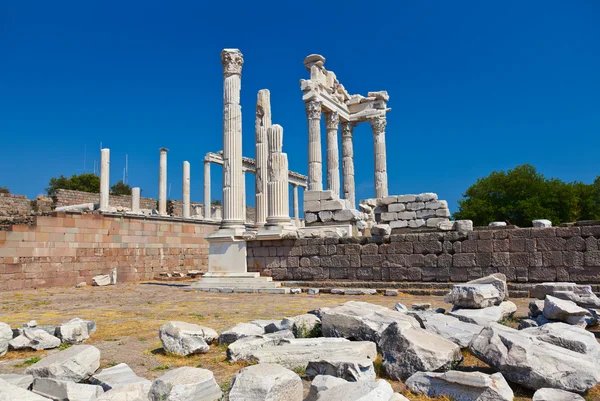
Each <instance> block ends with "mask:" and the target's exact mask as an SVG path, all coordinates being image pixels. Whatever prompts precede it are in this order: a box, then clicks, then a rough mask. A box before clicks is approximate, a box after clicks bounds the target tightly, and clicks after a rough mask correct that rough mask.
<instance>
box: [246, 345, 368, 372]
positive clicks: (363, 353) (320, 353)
mask: <svg viewBox="0 0 600 401" xmlns="http://www.w3.org/2000/svg"><path fill="white" fill-rule="evenodd" d="M348 355H352V356H354V357H357V358H369V359H372V360H374V359H375V358H376V357H377V346H376V345H375V343H373V342H370V341H348V340H346V339H344V338H324V337H321V338H298V339H289V340H288V339H284V340H282V341H281V343H280V345H278V346H267V347H263V348H261V349H258V350H256V351H254V352H252V353H250V355H249V356H248V359H247V360H249V361H253V362H258V363H279V364H281V365H283V366H285V367H286V368H289V369H294V368H298V367H301V368H306V366H307V365H308V363H309V362H310V361H316V360H321V359H329V358H335V357H347V356H348Z"/></svg>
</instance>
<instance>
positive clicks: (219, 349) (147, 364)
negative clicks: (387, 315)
mask: <svg viewBox="0 0 600 401" xmlns="http://www.w3.org/2000/svg"><path fill="white" fill-rule="evenodd" d="M349 300H360V301H366V302H370V303H374V304H379V305H382V306H386V307H390V308H393V307H394V305H395V304H396V303H397V302H401V303H403V304H405V305H407V306H408V307H409V308H410V305H411V304H413V303H419V302H429V303H431V304H432V305H433V307H434V308H436V307H445V308H448V307H449V305H448V304H446V303H445V302H444V300H443V297H435V296H411V295H403V294H400V295H399V296H397V297H384V296H381V295H366V296H347V295H332V294H319V295H307V294H301V295H270V294H225V293H206V292H185V291H183V290H181V289H179V288H177V287H174V286H168V285H164V284H159V283H155V284H119V285H117V286H108V287H84V288H80V289H75V288H54V289H44V290H39V291H35V290H28V291H13V292H4V293H1V294H0V321H2V322H5V323H8V324H10V325H11V326H12V327H20V326H21V325H22V324H23V323H26V322H28V321H29V320H32V319H35V320H37V322H38V324H58V323H62V322H64V321H67V320H69V319H71V318H74V317H79V318H82V319H91V320H94V321H96V323H97V326H98V329H97V332H96V333H95V334H93V335H92V336H91V337H90V339H89V340H88V341H87V342H86V344H91V345H94V346H96V347H97V348H98V349H100V351H101V355H102V359H101V367H104V368H105V367H110V366H114V365H116V364H118V363H122V362H124V363H127V364H128V365H129V366H130V367H131V368H132V369H133V370H134V371H135V372H136V373H137V374H138V375H139V376H143V377H146V378H148V379H151V380H152V379H154V378H157V377H159V376H161V375H163V374H164V373H165V371H168V370H169V369H173V368H176V367H179V366H194V367H202V368H206V369H209V370H211V371H212V372H214V374H215V378H216V380H217V382H218V383H219V384H220V385H221V387H222V388H223V389H226V388H228V386H229V383H230V381H231V378H232V377H233V375H234V374H235V373H236V372H237V371H238V370H239V369H240V368H242V367H244V366H245V364H243V363H230V362H227V361H226V359H225V356H226V355H225V351H226V347H224V346H215V345H213V346H211V349H210V351H209V352H208V353H206V354H200V355H194V356H190V357H177V356H172V355H166V354H165V352H164V350H163V348H162V345H161V342H160V341H159V339H158V328H159V327H160V326H161V325H162V324H164V323H165V322H167V321H172V320H181V321H186V322H190V323H196V324H200V325H202V326H208V327H211V328H213V329H215V330H216V331H217V332H222V331H225V330H227V329H229V328H231V327H233V326H234V325H235V324H237V323H240V322H248V321H251V320H255V319H281V318H283V317H285V316H296V315H299V314H302V313H306V312H307V311H309V310H313V309H317V308H320V307H324V306H327V307H333V306H337V305H339V304H341V303H343V302H346V301H349ZM512 301H513V302H515V304H516V305H517V307H518V310H517V312H516V314H515V318H513V319H511V320H509V321H506V322H504V323H505V324H507V325H510V326H513V327H516V325H517V324H518V323H517V320H518V319H519V318H522V317H526V316H527V312H528V303H529V299H522V298H521V299H519V298H516V299H512ZM598 336H600V333H599V334H598V335H597V337H598ZM53 352H57V351H37V352H34V351H26V352H9V353H8V354H7V355H5V356H3V357H0V373H22V372H23V371H24V369H25V368H26V367H27V366H28V365H29V364H31V363H33V362H32V361H35V359H34V358H37V357H43V356H44V355H47V354H50V353H53ZM464 352H466V351H464ZM458 369H462V370H466V371H473V370H475V369H477V370H480V371H483V372H486V373H492V371H491V370H490V369H489V368H488V367H487V366H486V365H485V364H484V363H483V362H481V361H479V360H478V359H476V358H474V357H473V356H471V355H469V354H468V353H466V354H465V360H464V362H463V363H462V364H461V365H460V366H459V368H458ZM304 384H305V390H306V391H307V390H308V387H309V384H310V382H309V381H307V380H306V381H305V383H304ZM391 384H392V386H393V387H394V389H395V390H396V391H400V392H403V393H404V394H405V395H406V396H407V397H408V398H409V399H415V400H416V399H419V400H425V399H427V398H426V397H423V396H419V397H416V396H414V395H412V394H410V393H408V392H406V389H405V387H404V385H403V384H402V383H401V382H397V381H391ZM513 390H514V391H515V396H516V398H515V399H519V400H526V399H530V397H531V396H532V392H530V391H527V390H524V389H521V388H519V387H516V386H515V387H513ZM588 398H589V400H595V401H600V389H598V388H595V389H593V390H592V391H590V393H589V395H588Z"/></svg>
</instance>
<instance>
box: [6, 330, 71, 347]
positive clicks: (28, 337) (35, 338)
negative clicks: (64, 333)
mask: <svg viewBox="0 0 600 401" xmlns="http://www.w3.org/2000/svg"><path fill="white" fill-rule="evenodd" d="M8 345H9V347H10V349H12V350H24V349H33V350H36V351H39V350H42V349H52V348H57V347H59V346H60V339H58V338H56V337H54V336H52V335H50V334H48V333H47V332H46V331H45V330H41V329H36V328H32V329H23V332H22V334H21V335H20V336H18V337H15V338H13V339H12V340H10V341H9V342H8Z"/></svg>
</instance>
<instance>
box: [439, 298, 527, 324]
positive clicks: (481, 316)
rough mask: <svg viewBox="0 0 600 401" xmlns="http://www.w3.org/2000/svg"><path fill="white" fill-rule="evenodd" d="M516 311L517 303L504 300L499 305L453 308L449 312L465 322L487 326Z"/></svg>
mask: <svg viewBox="0 0 600 401" xmlns="http://www.w3.org/2000/svg"><path fill="white" fill-rule="evenodd" d="M516 311H517V305H515V304H514V303H513V302H511V301H504V302H502V303H501V304H500V305H498V306H490V307H488V308H483V309H453V310H452V311H450V312H448V313H447V314H448V315H450V316H454V317H455V318H457V319H458V320H460V321H462V322H465V323H472V324H477V325H479V326H486V325H488V324H490V323H497V322H500V321H502V320H504V319H506V318H508V317H509V316H512V315H513V314H514V313H515V312H516Z"/></svg>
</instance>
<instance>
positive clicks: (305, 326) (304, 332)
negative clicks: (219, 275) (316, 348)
mask: <svg viewBox="0 0 600 401" xmlns="http://www.w3.org/2000/svg"><path fill="white" fill-rule="evenodd" d="M290 320H291V321H292V332H293V333H294V336H296V337H298V338H303V337H307V336H308V335H310V333H312V332H313V331H314V330H315V329H316V327H317V326H319V325H320V324H321V319H319V318H318V317H317V316H315V315H313V314H311V313H306V314H303V315H298V316H294V317H293V318H291V319H290Z"/></svg>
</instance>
